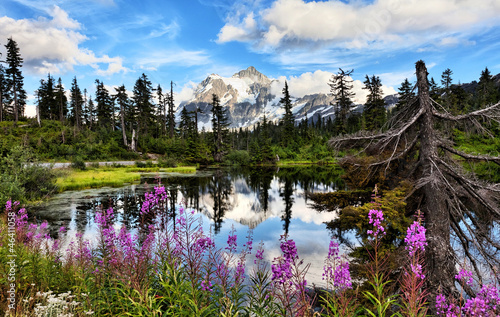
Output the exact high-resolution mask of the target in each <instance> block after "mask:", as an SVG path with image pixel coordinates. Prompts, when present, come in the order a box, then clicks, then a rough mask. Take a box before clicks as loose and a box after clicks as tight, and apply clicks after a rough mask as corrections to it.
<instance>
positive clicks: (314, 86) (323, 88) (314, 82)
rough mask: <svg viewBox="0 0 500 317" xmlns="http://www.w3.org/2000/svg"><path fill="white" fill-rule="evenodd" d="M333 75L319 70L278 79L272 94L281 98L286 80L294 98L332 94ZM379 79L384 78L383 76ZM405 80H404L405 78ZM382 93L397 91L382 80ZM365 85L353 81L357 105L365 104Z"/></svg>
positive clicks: (273, 84)
mask: <svg viewBox="0 0 500 317" xmlns="http://www.w3.org/2000/svg"><path fill="white" fill-rule="evenodd" d="M332 76H333V73H331V72H326V71H322V70H317V71H315V72H314V73H310V72H308V73H303V74H302V75H300V76H298V77H295V76H291V77H289V78H286V77H285V76H282V77H280V78H278V80H277V81H274V82H272V83H271V93H272V94H274V95H276V96H281V94H282V90H283V87H284V86H285V80H286V81H287V82H288V90H289V92H290V95H291V96H293V97H302V96H305V95H310V94H316V93H324V94H329V93H330V86H329V85H328V83H329V82H330V79H331V78H332ZM379 77H381V79H382V77H383V74H382V75H380V76H379ZM403 79H404V78H403ZM382 83H383V85H382V93H383V95H384V96H387V95H392V94H395V93H396V90H395V89H394V88H393V87H392V86H388V85H386V84H384V81H383V80H382ZM364 86H365V85H364V84H363V82H362V81H360V80H353V90H352V91H353V92H354V94H355V96H354V98H353V101H354V102H355V103H365V102H366V97H367V95H368V91H367V90H366V89H363V87H364Z"/></svg>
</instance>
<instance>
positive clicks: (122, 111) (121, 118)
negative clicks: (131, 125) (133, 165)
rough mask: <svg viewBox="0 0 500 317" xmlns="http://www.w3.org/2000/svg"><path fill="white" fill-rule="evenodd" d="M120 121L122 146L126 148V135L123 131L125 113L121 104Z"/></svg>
mask: <svg viewBox="0 0 500 317" xmlns="http://www.w3.org/2000/svg"><path fill="white" fill-rule="evenodd" d="M120 121H121V124H122V135H123V145H125V146H128V144H127V133H126V131H125V129H126V128H125V113H124V110H123V104H120Z"/></svg>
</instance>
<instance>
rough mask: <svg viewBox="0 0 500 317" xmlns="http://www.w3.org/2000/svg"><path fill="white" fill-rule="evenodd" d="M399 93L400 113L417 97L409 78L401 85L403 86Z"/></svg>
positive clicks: (398, 109) (398, 107) (397, 105)
mask: <svg viewBox="0 0 500 317" xmlns="http://www.w3.org/2000/svg"><path fill="white" fill-rule="evenodd" d="M398 91H399V96H398V97H399V100H398V103H397V104H396V111H400V110H401V109H402V108H403V107H404V106H405V105H406V104H408V102H409V101H410V100H412V99H413V98H414V97H415V93H414V92H413V86H412V84H411V83H410V82H409V81H408V78H405V80H404V81H403V82H402V83H401V86H400V87H399V88H398Z"/></svg>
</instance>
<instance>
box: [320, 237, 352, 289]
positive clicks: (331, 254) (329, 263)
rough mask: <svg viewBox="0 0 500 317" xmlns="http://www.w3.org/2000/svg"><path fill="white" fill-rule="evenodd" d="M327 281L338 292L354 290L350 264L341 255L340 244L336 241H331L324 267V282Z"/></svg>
mask: <svg viewBox="0 0 500 317" xmlns="http://www.w3.org/2000/svg"><path fill="white" fill-rule="evenodd" d="M325 279H326V281H327V284H328V285H331V286H332V287H333V288H334V289H336V290H340V291H342V290H345V289H348V288H352V282H351V273H350V271H349V262H348V261H346V260H344V259H342V258H341V257H340V255H339V244H338V243H337V242H335V241H334V240H332V241H330V246H329V250H328V256H327V258H326V260H325V265H324V266H323V280H325Z"/></svg>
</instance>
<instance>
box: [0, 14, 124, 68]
mask: <svg viewBox="0 0 500 317" xmlns="http://www.w3.org/2000/svg"><path fill="white" fill-rule="evenodd" d="M48 14H49V15H50V17H51V19H47V18H45V17H39V18H38V19H36V20H34V19H20V20H15V19H12V18H9V17H6V16H4V17H0V38H10V37H12V39H13V40H14V41H16V43H17V45H18V47H19V49H20V52H21V56H22V58H23V59H24V66H25V67H26V69H27V71H29V72H32V73H36V74H46V73H48V72H50V73H53V74H57V73H65V72H67V71H71V70H73V67H74V66H79V65H89V66H92V67H93V68H94V69H95V70H96V72H97V73H101V74H107V75H110V74H112V73H116V72H121V71H126V69H125V67H123V66H122V59H121V58H119V57H109V56H107V55H104V56H96V55H95V53H94V52H92V51H91V50H88V49H86V48H83V47H81V46H80V45H81V44H82V43H83V42H84V41H86V40H87V37H86V36H85V35H84V34H82V33H81V32H79V30H80V29H81V25H80V23H78V22H77V21H75V20H73V19H71V18H70V17H69V16H68V14H67V13H66V12H65V11H64V10H62V9H61V8H59V7H57V6H54V7H52V9H51V10H49V12H48ZM101 66H104V67H106V66H107V69H106V70H103V69H101Z"/></svg>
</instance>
